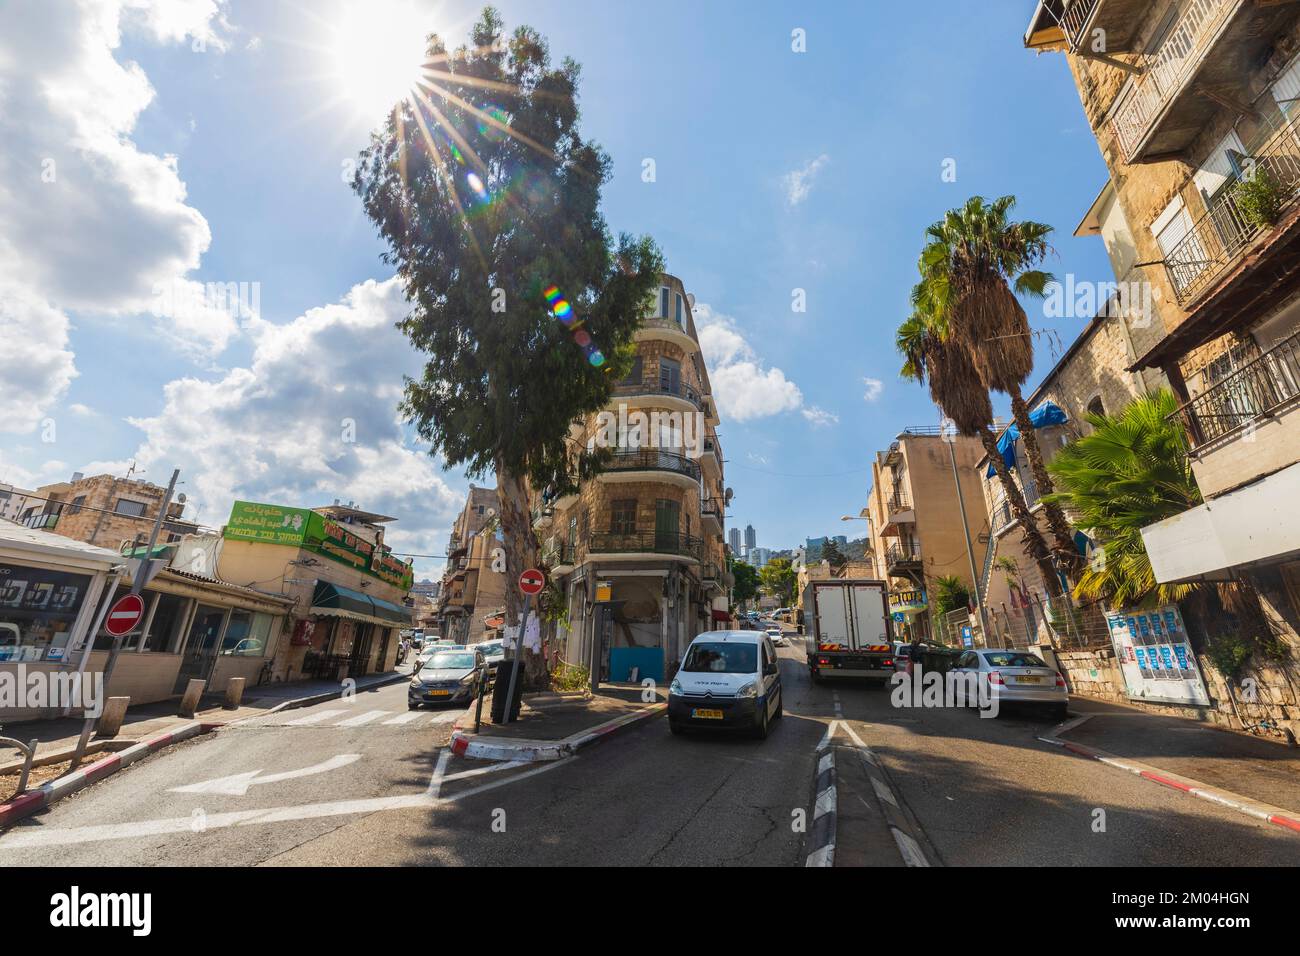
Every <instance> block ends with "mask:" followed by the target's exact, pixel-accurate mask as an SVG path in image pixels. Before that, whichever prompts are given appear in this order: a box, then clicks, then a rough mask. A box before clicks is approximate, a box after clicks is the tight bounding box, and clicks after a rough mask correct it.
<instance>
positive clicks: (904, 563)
mask: <svg viewBox="0 0 1300 956" xmlns="http://www.w3.org/2000/svg"><path fill="white" fill-rule="evenodd" d="M920 570H922V564H921V546H920V545H919V544H901V543H900V544H891V545H890V546H889V548H888V549H887V550H886V551H885V571H886V573H888V574H891V575H895V574H897V575H906V574H908V573H910V572H914V571H920Z"/></svg>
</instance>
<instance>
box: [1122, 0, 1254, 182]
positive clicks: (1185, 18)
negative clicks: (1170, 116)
mask: <svg viewBox="0 0 1300 956" xmlns="http://www.w3.org/2000/svg"><path fill="white" fill-rule="evenodd" d="M1241 2H1242V0H1190V2H1188V3H1186V4H1184V6H1183V9H1182V11H1181V12H1180V14H1179V16H1178V20H1177V22H1176V23H1174V25H1173V26H1172V27H1171V28H1170V30H1169V35H1168V39H1167V40H1165V42H1164V43H1163V44H1161V46H1160V49H1159V51H1158V52H1156V53H1155V54H1154V55H1152V56H1149V57H1147V58H1146V59H1145V61H1144V62H1143V64H1142V75H1141V76H1140V77H1138V79H1137V81H1136V82H1135V83H1134V84H1133V89H1132V92H1131V93H1130V95H1129V97H1128V98H1127V99H1126V100H1125V101H1124V104H1123V105H1122V106H1121V107H1120V108H1119V110H1118V111H1117V112H1116V113H1115V116H1114V118H1113V119H1112V120H1111V125H1112V127H1113V128H1114V130H1115V136H1116V138H1117V139H1118V140H1119V144H1120V148H1122V149H1123V150H1124V156H1125V159H1126V160H1127V161H1128V162H1132V161H1133V159H1134V157H1135V156H1137V154H1138V151H1139V150H1140V148H1141V146H1142V144H1143V142H1145V140H1146V138H1147V136H1148V134H1149V133H1150V132H1151V128H1152V126H1154V125H1155V122H1156V120H1158V119H1159V118H1160V114H1161V113H1162V112H1163V111H1164V108H1165V107H1166V106H1167V105H1168V104H1169V102H1170V100H1172V99H1173V97H1175V96H1176V95H1178V93H1179V92H1180V91H1181V90H1182V88H1183V85H1184V84H1185V83H1186V82H1187V79H1188V77H1189V76H1190V75H1191V74H1192V72H1193V71H1194V70H1195V69H1196V67H1197V65H1198V64H1199V63H1200V62H1201V59H1202V55H1203V54H1204V53H1205V51H1206V50H1207V49H1208V48H1209V46H1210V44H1211V43H1212V42H1213V39H1214V37H1215V36H1216V35H1217V34H1218V32H1219V27H1221V26H1222V25H1223V23H1224V21H1226V20H1227V19H1228V18H1229V17H1230V16H1231V15H1232V13H1233V11H1235V10H1236V9H1237V7H1238V6H1239V5H1240V4H1241Z"/></svg>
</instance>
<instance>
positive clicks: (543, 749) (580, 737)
mask: <svg viewBox="0 0 1300 956" xmlns="http://www.w3.org/2000/svg"><path fill="white" fill-rule="evenodd" d="M667 711H668V705H667V704H666V703H658V704H651V705H650V706H649V707H645V708H642V709H641V710H638V711H635V712H633V713H631V714H624V715H623V716H622V717H616V718H614V719H613V720H609V721H606V722H605V723H603V724H597V725H596V726H595V727H592V728H590V729H589V730H583V731H579V732H578V733H576V734H572V735H571V736H568V737H565V738H564V739H563V740H503V739H499V738H498V739H493V738H490V737H484V736H483V735H482V734H471V733H466V732H465V731H463V730H456V731H454V732H453V733H452V735H451V752H452V753H454V754H455V755H456V756H458V757H472V758H474V759H477V760H511V761H521V762H527V763H535V762H538V761H545V760H562V759H564V758H565V757H571V756H573V754H575V753H577V752H578V751H579V750H580V749H582V748H583V747H587V746H590V745H591V744H594V743H596V742H597V741H599V740H603V739H604V738H606V737H608V736H609V735H610V734H613V733H617V732H618V731H620V730H626V729H628V728H629V727H635V726H637V725H639V724H641V723H644V722H645V721H648V720H653V719H654V718H656V717H661V716H663V714H665V713H667ZM462 719H463V718H462ZM459 723H460V722H459V721H457V725H458V726H459Z"/></svg>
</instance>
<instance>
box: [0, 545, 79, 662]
mask: <svg viewBox="0 0 1300 956" xmlns="http://www.w3.org/2000/svg"><path fill="white" fill-rule="evenodd" d="M90 583H91V576H90V575H89V574H71V573H69V572H66V571H47V570H45V569H44V568H32V567H24V566H22V565H16V564H11V565H4V564H0V661H61V660H66V659H67V654H68V651H69V648H68V640H69V638H70V637H71V636H72V625H73V623H74V622H75V621H76V619H77V614H78V613H79V612H80V611H81V605H82V603H83V602H84V601H85V598H86V592H87V591H88V590H89V589H90Z"/></svg>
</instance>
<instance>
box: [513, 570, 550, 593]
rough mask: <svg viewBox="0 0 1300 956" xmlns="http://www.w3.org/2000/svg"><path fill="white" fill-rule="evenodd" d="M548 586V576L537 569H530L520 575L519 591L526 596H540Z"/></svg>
mask: <svg viewBox="0 0 1300 956" xmlns="http://www.w3.org/2000/svg"><path fill="white" fill-rule="evenodd" d="M545 586H546V575H544V574H542V572H541V571H538V570H537V569H536V568H529V569H528V570H527V571H525V572H524V573H523V574H521V575H519V590H521V591H523V592H524V593H525V594H538V593H540V592H541V590H542V588H543V587H545Z"/></svg>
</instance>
